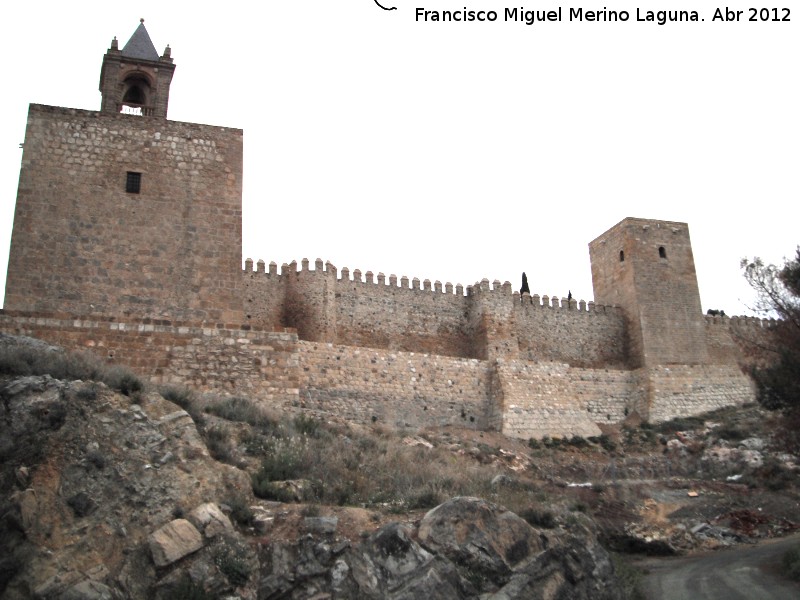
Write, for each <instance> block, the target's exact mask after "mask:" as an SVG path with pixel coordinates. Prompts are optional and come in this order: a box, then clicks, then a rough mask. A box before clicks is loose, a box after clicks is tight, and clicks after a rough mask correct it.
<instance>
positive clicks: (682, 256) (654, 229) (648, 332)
mask: <svg viewBox="0 0 800 600" xmlns="http://www.w3.org/2000/svg"><path fill="white" fill-rule="evenodd" d="M589 255H590V257H591V261H592V284H593V287H594V298H595V302H597V303H598V304H606V305H616V306H619V307H621V308H622V309H623V310H624V312H625V317H626V321H627V330H628V340H627V341H628V344H629V355H630V357H631V361H632V363H633V365H632V366H634V367H644V366H647V367H650V366H655V365H669V364H707V363H708V350H707V346H706V333H705V319H704V317H703V311H702V307H701V304H700V291H699V288H698V286H697V274H696V273H695V266H694V256H693V255H692V243H691V240H690V239H689V226H688V225H687V224H686V223H675V222H670V221H656V220H652V219H635V218H627V219H623V220H622V221H620V222H619V223H617V224H616V225H615V226H614V227H612V228H611V229H609V230H608V231H606V232H605V233H604V234H602V235H601V236H599V237H598V238H597V239H595V240H594V241H592V242H591V243H590V244H589Z"/></svg>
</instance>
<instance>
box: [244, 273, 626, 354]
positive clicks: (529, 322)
mask: <svg viewBox="0 0 800 600" xmlns="http://www.w3.org/2000/svg"><path fill="white" fill-rule="evenodd" d="M309 267H310V265H309V261H307V260H303V261H302V263H301V267H300V269H299V270H298V268H297V263H294V262H293V263H291V264H290V265H283V266H282V267H281V274H280V275H279V274H278V273H277V266H276V265H275V263H270V266H269V268H268V269H266V268H265V264H264V262H263V261H259V262H258V263H257V266H256V269H255V270H253V263H252V261H250V260H248V261H246V263H245V270H244V272H243V288H244V290H245V315H246V319H247V320H248V322H249V323H251V324H253V325H254V326H256V327H263V328H274V327H293V328H295V329H297V331H298V334H299V337H300V339H303V340H307V341H319V342H329V343H334V344H345V345H349V346H360V347H364V348H380V349H387V350H397V351H405V352H418V353H432V354H439V355H442V356H455V357H462V358H481V359H487V358H495V357H504V358H516V357H522V358H527V359H529V360H553V361H560V362H567V363H569V364H572V365H577V366H595V365H603V366H606V365H607V366H612V367H621V366H623V365H625V364H626V362H627V360H628V356H627V347H626V345H625V340H626V336H625V322H624V318H623V316H622V314H621V313H620V312H619V311H618V310H615V309H613V308H611V307H604V306H595V305H594V304H593V303H589V305H587V304H586V303H585V302H583V301H581V302H580V303H579V302H577V301H575V300H573V301H572V303H571V304H569V307H568V305H567V302H566V301H564V303H563V308H559V304H558V303H555V304H554V305H553V306H550V305H548V306H541V304H539V305H535V304H534V302H535V301H536V302H538V301H539V296H538V295H536V296H533V297H530V296H527V295H526V296H525V297H524V298H523V299H520V297H519V294H512V293H511V286H510V284H508V283H505V284H502V285H501V284H500V282H499V281H495V282H494V284H493V285H490V284H489V281H488V280H484V281H482V282H479V283H477V284H476V285H475V286H469V287H468V288H467V289H466V295H465V290H464V288H463V287H462V286H460V285H459V286H456V287H455V288H454V287H453V286H452V285H451V284H449V283H448V284H445V285H444V286H442V284H441V283H440V282H434V283H431V282H430V281H428V280H426V281H424V282H421V283H420V281H419V280H418V279H412V280H410V281H409V279H408V278H407V277H402V278H400V279H399V280H398V279H397V277H396V276H394V275H390V276H389V277H388V278H387V277H386V276H384V275H383V274H382V273H379V274H378V275H377V276H375V275H374V274H373V273H371V272H367V273H366V274H363V273H361V271H359V270H355V271H354V272H353V273H352V278H351V273H350V271H349V269H342V272H341V274H340V276H339V274H337V270H336V267H334V266H333V265H332V264H331V263H326V264H325V265H323V263H322V261H321V260H319V259H318V260H317V261H316V263H315V268H314V269H310V268H309ZM545 298H546V297H545ZM554 300H555V299H554Z"/></svg>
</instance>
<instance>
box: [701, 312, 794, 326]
mask: <svg viewBox="0 0 800 600" xmlns="http://www.w3.org/2000/svg"><path fill="white" fill-rule="evenodd" d="M704 317H705V322H706V325H719V326H723V327H738V328H744V327H749V328H754V329H773V328H775V327H776V326H777V325H778V321H777V320H775V319H761V318H759V317H746V316H736V317H729V316H727V315H705V316H704Z"/></svg>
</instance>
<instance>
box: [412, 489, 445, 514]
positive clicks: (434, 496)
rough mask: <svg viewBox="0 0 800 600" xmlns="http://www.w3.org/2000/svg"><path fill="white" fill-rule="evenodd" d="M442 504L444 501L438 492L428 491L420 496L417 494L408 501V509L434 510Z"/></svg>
mask: <svg viewBox="0 0 800 600" xmlns="http://www.w3.org/2000/svg"><path fill="white" fill-rule="evenodd" d="M441 503H442V499H441V497H440V496H439V494H438V493H437V492H435V491H434V490H426V491H423V492H421V493H419V494H415V495H414V496H413V497H412V498H411V499H410V500H409V501H408V508H410V509H411V510H415V509H418V508H433V507H435V506H439V505H440V504H441Z"/></svg>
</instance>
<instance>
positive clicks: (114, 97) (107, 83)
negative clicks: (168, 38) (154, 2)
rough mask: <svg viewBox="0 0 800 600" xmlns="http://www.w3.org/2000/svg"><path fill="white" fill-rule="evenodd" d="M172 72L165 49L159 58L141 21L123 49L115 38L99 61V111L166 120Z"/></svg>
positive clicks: (173, 70) (173, 65)
mask: <svg viewBox="0 0 800 600" xmlns="http://www.w3.org/2000/svg"><path fill="white" fill-rule="evenodd" d="M174 72H175V64H174V63H173V62H172V57H171V55H170V48H169V46H167V47H166V49H165V50H164V54H163V55H161V56H159V55H158V52H157V51H156V49H155V46H153V42H152V41H151V40H150V36H149V35H148V33H147V29H145V27H144V19H141V21H140V23H139V26H138V27H137V28H136V31H134V32H133V35H132V36H131V39H129V40H128V43H127V44H125V47H124V48H122V50H120V49H119V44H118V43H117V38H116V37H115V38H114V39H113V40H111V47H110V48H109V49H108V52H106V54H105V56H104V57H103V66H102V68H101V70H100V93H101V94H102V101H101V104H100V111H101V112H113V113H120V112H122V113H126V114H134V115H143V116H146V117H161V118H166V117H167V105H168V104H169V85H170V83H171V82H172V74H173V73H174Z"/></svg>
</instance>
